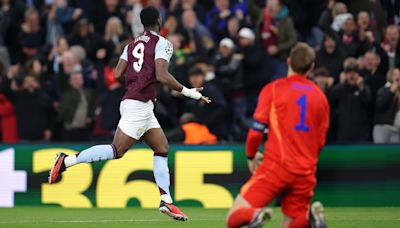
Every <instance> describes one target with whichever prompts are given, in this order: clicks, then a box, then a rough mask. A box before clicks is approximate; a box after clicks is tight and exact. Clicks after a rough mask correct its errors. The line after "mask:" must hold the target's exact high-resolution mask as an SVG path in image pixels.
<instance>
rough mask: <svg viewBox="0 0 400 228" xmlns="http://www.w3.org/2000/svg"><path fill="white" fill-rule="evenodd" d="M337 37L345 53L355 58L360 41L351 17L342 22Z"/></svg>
mask: <svg viewBox="0 0 400 228" xmlns="http://www.w3.org/2000/svg"><path fill="white" fill-rule="evenodd" d="M339 36H340V39H341V41H342V43H343V45H344V48H345V50H346V51H347V55H348V56H353V57H355V56H357V51H358V49H359V48H360V39H359V37H358V34H357V30H356V23H355V21H354V19H353V16H349V17H348V18H346V19H345V20H344V23H343V26H342V27H340V31H339Z"/></svg>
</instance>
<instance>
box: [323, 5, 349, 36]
mask: <svg viewBox="0 0 400 228" xmlns="http://www.w3.org/2000/svg"><path fill="white" fill-rule="evenodd" d="M345 13H347V6H346V5H345V4H344V3H343V2H336V0H329V1H328V8H327V9H325V10H324V12H322V14H321V17H320V19H319V22H318V25H319V27H321V28H322V29H323V30H325V31H327V30H329V29H330V28H331V25H332V23H333V21H334V19H335V18H336V17H337V16H338V15H341V14H345ZM336 31H338V30H336Z"/></svg>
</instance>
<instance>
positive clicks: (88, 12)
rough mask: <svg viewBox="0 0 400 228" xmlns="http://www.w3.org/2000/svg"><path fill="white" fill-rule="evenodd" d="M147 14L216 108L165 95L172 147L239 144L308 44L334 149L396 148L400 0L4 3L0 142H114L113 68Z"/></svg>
mask: <svg viewBox="0 0 400 228" xmlns="http://www.w3.org/2000/svg"><path fill="white" fill-rule="evenodd" d="M147 5H153V6H155V7H157V8H158V9H159V10H160V12H161V16H162V18H163V21H164V23H163V27H162V29H161V32H160V33H161V35H162V36H164V37H166V38H168V39H169V40H170V41H171V42H172V44H173V46H174V55H173V57H172V60H171V62H170V72H171V73H172V74H173V75H174V76H175V77H176V78H177V79H178V80H179V81H181V82H182V83H183V84H185V85H186V86H188V87H202V86H204V87H205V89H204V91H203V94H205V95H206V96H209V97H210V99H211V100H212V101H213V102H212V104H210V105H205V104H204V103H202V102H198V101H194V100H190V99H184V98H183V97H182V96H180V94H178V93H175V92H173V91H171V90H169V89H168V88H166V87H163V86H160V88H159V93H158V94H159V97H158V100H157V102H156V105H155V113H156V116H157V118H158V120H159V122H160V124H161V126H162V127H163V128H164V130H165V132H166V133H167V136H168V138H169V140H170V141H172V142H184V143H187V144H213V143H217V142H218V143H225V142H243V141H244V140H245V137H246V133H247V129H248V128H249V127H250V125H251V119H252V118H251V117H252V113H253V111H254V109H255V106H256V102H257V96H258V94H259V92H260V90H261V88H262V87H263V86H264V85H266V84H267V83H269V82H271V81H272V80H276V79H278V78H280V77H284V76H286V74H287V64H286V58H287V57H288V54H289V51H290V49H291V47H292V46H293V45H294V44H295V43H296V42H297V41H303V42H307V43H308V44H309V45H311V46H312V47H314V48H315V50H316V53H317V54H316V56H317V57H316V63H315V70H314V72H312V73H311V74H310V75H309V77H310V79H311V80H313V81H315V83H316V84H317V85H318V86H319V87H320V88H321V89H323V90H324V91H325V92H326V95H327V97H328V99H329V102H330V105H331V128H330V130H329V136H328V142H329V143H369V142H371V143H372V142H375V143H399V142H400V133H399V129H400V112H399V108H400V70H399V67H400V45H399V26H398V25H399V23H400V15H399V12H400V1H397V0H348V1H335V0H281V1H280V0H201V1H200V0H198V1H196V0H171V1H163V0H144V1H143V0H142V1H140V0H125V1H124V0H79V1H78V0H1V1H0V74H1V77H0V129H1V132H0V135H1V139H2V141H3V142H9V143H10V142H11V143H12V142H27V141H29V142H32V141H56V142H59V141H67V142H71V141H87V142H89V141H102V140H111V139H112V137H113V133H114V131H115V128H116V126H117V123H118V120H119V102H120V100H121V98H122V96H123V93H124V86H123V85H120V84H119V83H118V82H117V81H116V80H115V79H114V67H115V65H116V63H117V62H118V59H119V56H120V54H121V52H122V49H123V47H124V46H125V45H126V44H128V43H129V42H131V41H132V39H133V38H134V37H137V36H139V35H140V34H142V32H143V27H142V25H141V23H140V18H139V13H140V10H141V9H142V8H143V7H144V6H147Z"/></svg>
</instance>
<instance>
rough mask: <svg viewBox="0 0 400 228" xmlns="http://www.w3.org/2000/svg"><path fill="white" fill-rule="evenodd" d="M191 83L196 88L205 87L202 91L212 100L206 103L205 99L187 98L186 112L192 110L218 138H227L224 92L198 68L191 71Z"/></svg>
mask: <svg viewBox="0 0 400 228" xmlns="http://www.w3.org/2000/svg"><path fill="white" fill-rule="evenodd" d="M189 83H190V85H191V86H192V87H194V88H200V87H204V90H203V91H202V93H203V94H204V95H205V96H207V97H209V98H210V99H211V100H212V103H210V104H208V105H206V104H205V103H204V102H203V101H196V100H192V101H191V100H189V99H186V100H185V112H191V113H193V114H194V115H195V117H196V119H197V120H198V121H199V122H200V123H202V124H205V125H207V127H208V128H209V129H210V131H211V132H212V133H213V134H215V135H216V136H217V137H218V140H226V139H227V137H228V131H227V126H226V121H225V117H226V111H227V110H226V101H225V98H224V96H223V95H222V93H221V92H220V91H219V90H218V88H217V87H216V86H215V85H214V84H213V83H212V82H205V74H204V72H203V71H202V70H200V69H198V68H193V69H191V70H190V71H189Z"/></svg>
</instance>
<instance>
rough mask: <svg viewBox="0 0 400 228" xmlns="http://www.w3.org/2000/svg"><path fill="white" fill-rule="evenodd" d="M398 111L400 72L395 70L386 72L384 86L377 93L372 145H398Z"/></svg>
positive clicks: (399, 136) (399, 137) (399, 131)
mask: <svg viewBox="0 0 400 228" xmlns="http://www.w3.org/2000/svg"><path fill="white" fill-rule="evenodd" d="M399 111H400V70H399V69H398V68H396V69H391V70H390V71H389V72H388V75H387V83H386V85H385V86H383V87H381V88H380V89H379V91H378V95H377V99H376V105H375V118H374V130H373V139H374V143H400V126H399V125H398V124H400V119H399V118H400V114H399V113H400V112H399ZM396 118H397V119H396ZM396 122H397V123H396ZM396 125H397V126H396Z"/></svg>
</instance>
